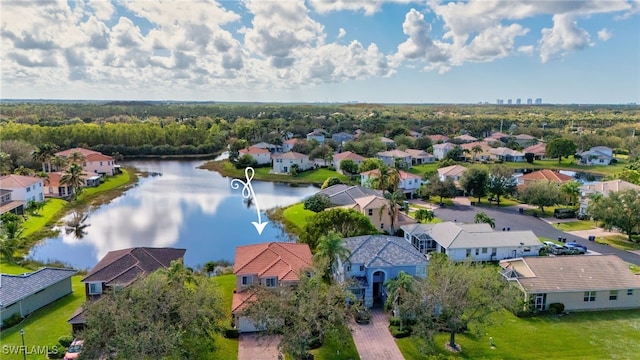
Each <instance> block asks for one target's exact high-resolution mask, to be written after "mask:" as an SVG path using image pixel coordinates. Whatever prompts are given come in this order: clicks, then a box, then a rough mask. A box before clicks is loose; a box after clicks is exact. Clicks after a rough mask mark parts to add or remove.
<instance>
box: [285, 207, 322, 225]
mask: <svg viewBox="0 0 640 360" xmlns="http://www.w3.org/2000/svg"><path fill="white" fill-rule="evenodd" d="M315 214H316V213H315V212H313V211H311V210H305V208H304V203H297V204H294V205H291V206H289V207H287V208H285V209H284V212H283V214H282V215H283V216H284V217H285V218H286V219H287V220H289V221H291V223H293V224H294V225H295V226H296V227H298V229H300V230H302V229H304V226H305V225H306V224H307V218H308V217H310V216H313V215H315Z"/></svg>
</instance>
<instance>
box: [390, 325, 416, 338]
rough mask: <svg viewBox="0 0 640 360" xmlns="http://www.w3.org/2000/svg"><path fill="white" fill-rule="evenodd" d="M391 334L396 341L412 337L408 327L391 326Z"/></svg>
mask: <svg viewBox="0 0 640 360" xmlns="http://www.w3.org/2000/svg"><path fill="white" fill-rule="evenodd" d="M389 332H391V335H393V337H394V338H396V339H402V338H405V337H407V336H409V335H411V330H410V329H409V328H407V327H405V328H401V327H399V326H389Z"/></svg>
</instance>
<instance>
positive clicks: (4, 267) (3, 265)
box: [0, 260, 31, 275]
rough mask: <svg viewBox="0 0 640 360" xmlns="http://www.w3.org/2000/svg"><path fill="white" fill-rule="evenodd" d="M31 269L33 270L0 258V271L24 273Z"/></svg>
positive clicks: (4, 272) (14, 273)
mask: <svg viewBox="0 0 640 360" xmlns="http://www.w3.org/2000/svg"><path fill="white" fill-rule="evenodd" d="M30 271H31V270H29V269H27V268H24V267H22V266H20V265H18V264H11V263H9V262H7V261H5V260H0V273H3V274H11V275H17V274H24V273H26V272H30Z"/></svg>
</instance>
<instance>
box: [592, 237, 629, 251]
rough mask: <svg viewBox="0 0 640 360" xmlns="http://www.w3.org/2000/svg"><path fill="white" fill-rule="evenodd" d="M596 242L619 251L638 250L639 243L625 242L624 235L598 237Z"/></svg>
mask: <svg viewBox="0 0 640 360" xmlns="http://www.w3.org/2000/svg"><path fill="white" fill-rule="evenodd" d="M596 242H597V243H600V244H606V245H609V246H612V247H614V248H616V249H620V250H640V243H639V242H637V239H636V242H631V241H629V240H627V236H626V235H612V236H598V237H596Z"/></svg>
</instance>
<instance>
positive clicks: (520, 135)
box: [516, 134, 535, 140]
mask: <svg viewBox="0 0 640 360" xmlns="http://www.w3.org/2000/svg"><path fill="white" fill-rule="evenodd" d="M516 139H518V140H534V139H535V138H534V137H533V136H531V135H529V134H519V135H517V136H516Z"/></svg>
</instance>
